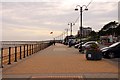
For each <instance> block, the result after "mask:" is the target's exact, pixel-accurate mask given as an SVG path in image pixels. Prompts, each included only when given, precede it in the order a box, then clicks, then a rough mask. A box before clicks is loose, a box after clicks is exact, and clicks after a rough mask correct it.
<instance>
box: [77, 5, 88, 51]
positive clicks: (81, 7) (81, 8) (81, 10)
mask: <svg viewBox="0 0 120 80" xmlns="http://www.w3.org/2000/svg"><path fill="white" fill-rule="evenodd" d="M77 7H79V8H80V23H81V25H80V37H81V40H80V43H82V12H83V11H84V10H86V11H87V10H88V8H87V6H86V5H83V6H80V5H77V6H76V8H75V11H78V8H77ZM83 7H85V9H84V10H83ZM80 49H81V51H82V44H80Z"/></svg>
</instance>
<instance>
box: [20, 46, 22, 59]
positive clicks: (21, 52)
mask: <svg viewBox="0 0 120 80" xmlns="http://www.w3.org/2000/svg"><path fill="white" fill-rule="evenodd" d="M20 59H22V51H21V46H20Z"/></svg>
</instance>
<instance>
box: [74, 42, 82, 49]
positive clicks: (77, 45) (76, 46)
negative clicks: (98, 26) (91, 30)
mask: <svg viewBox="0 0 120 80" xmlns="http://www.w3.org/2000/svg"><path fill="white" fill-rule="evenodd" d="M81 44H84V42H82V43H78V44H76V45H74V47H75V48H78V47H79V46H80V45H81Z"/></svg>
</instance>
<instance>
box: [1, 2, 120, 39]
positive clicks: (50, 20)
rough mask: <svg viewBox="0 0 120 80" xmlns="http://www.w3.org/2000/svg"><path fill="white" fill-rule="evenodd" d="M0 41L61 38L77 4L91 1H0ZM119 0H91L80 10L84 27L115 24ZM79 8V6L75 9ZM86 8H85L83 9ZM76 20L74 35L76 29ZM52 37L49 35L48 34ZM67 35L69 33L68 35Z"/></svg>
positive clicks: (73, 19)
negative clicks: (86, 7)
mask: <svg viewBox="0 0 120 80" xmlns="http://www.w3.org/2000/svg"><path fill="white" fill-rule="evenodd" d="M1 1H2V2H1V3H0V9H1V10H0V19H1V20H0V24H1V27H0V32H1V40H3V41H4V40H7V41H11V40H15V41H16V40H17V41H20V40H32V41H33V40H34V41H36V40H50V39H53V38H54V37H57V36H59V35H61V34H62V33H63V32H65V29H69V30H70V26H69V25H68V23H70V22H73V23H74V22H75V21H76V19H77V18H78V17H79V11H75V10H74V9H75V8H76V5H80V6H82V5H88V4H89V2H90V1H91V0H1ZM118 1H119V0H104V1H102V2H101V0H92V2H91V4H90V5H89V6H88V11H83V27H91V28H92V29H93V30H95V31H99V30H100V29H101V28H102V27H103V26H104V25H105V24H107V23H109V22H110V21H118ZM77 8H78V9H79V7H77ZM83 9H85V7H83ZM79 24H80V23H79V19H78V20H77V22H76V23H75V25H74V26H73V34H74V35H76V34H77V31H78V30H79ZM51 31H52V32H53V34H50V32H51ZM69 34H70V33H69Z"/></svg>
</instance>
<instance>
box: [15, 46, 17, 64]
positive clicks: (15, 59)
mask: <svg viewBox="0 0 120 80" xmlns="http://www.w3.org/2000/svg"><path fill="white" fill-rule="evenodd" d="M14 62H17V47H15V61H14Z"/></svg>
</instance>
